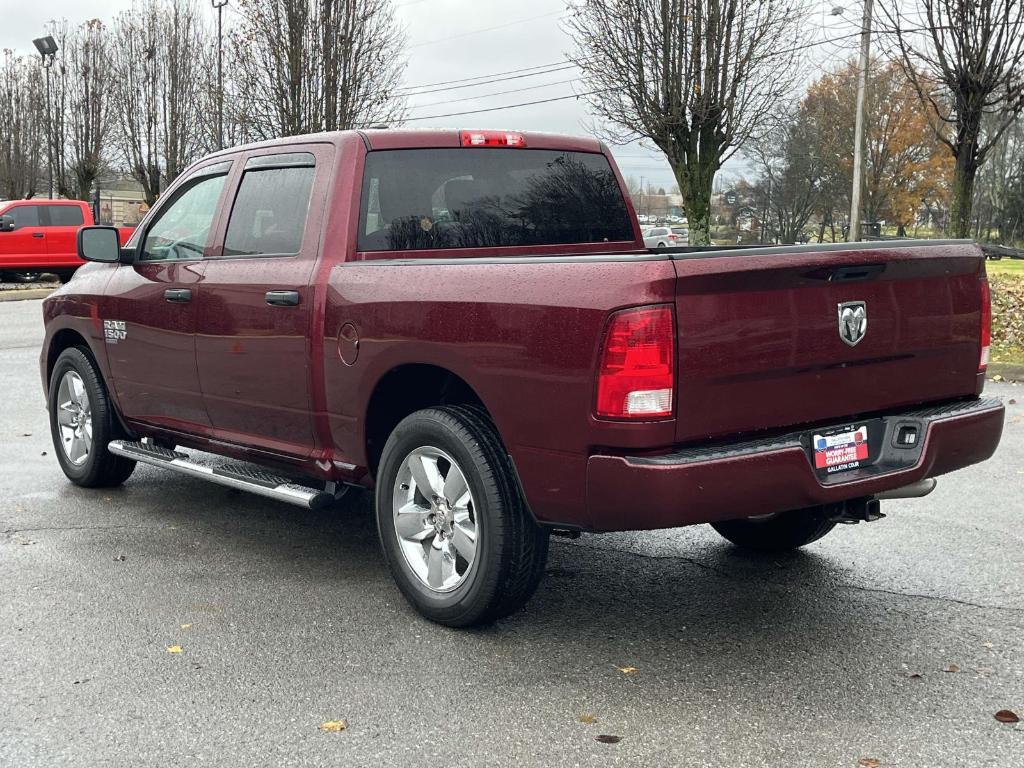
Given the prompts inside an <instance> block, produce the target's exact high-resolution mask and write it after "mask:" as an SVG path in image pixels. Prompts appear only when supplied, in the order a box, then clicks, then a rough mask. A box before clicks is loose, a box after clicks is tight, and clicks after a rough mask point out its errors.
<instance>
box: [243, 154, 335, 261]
mask: <svg viewBox="0 0 1024 768" xmlns="http://www.w3.org/2000/svg"><path fill="white" fill-rule="evenodd" d="M314 162H315V161H314V158H313V155H311V154H309V153H306V152H293V153H289V154H283V155H261V156H260V157H253V158H251V159H250V160H249V162H247V163H246V165H245V172H244V173H243V174H242V182H241V184H240V185H239V187H238V194H237V195H236V196H235V204H234V206H233V207H232V209H231V218H230V219H229V221H228V231H227V236H226V237H225V240H224V255H225V256H270V255H273V256H291V255H294V254H296V253H298V252H299V250H300V249H301V248H302V236H303V234H304V233H305V231H306V214H307V212H308V210H309V195H310V192H311V190H312V188H313V174H314V171H315V170H316V169H315V168H314Z"/></svg>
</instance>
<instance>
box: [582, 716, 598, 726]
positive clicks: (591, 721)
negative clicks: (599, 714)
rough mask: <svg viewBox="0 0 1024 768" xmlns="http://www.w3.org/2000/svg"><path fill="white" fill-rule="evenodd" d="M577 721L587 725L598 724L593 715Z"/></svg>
mask: <svg viewBox="0 0 1024 768" xmlns="http://www.w3.org/2000/svg"><path fill="white" fill-rule="evenodd" d="M577 719H578V720H579V721H580V722H581V723H586V724H587V725H593V724H594V723H596V722H597V718H596V717H594V716H593V715H580V716H579V718H577Z"/></svg>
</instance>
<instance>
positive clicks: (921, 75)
mask: <svg viewBox="0 0 1024 768" xmlns="http://www.w3.org/2000/svg"><path fill="white" fill-rule="evenodd" d="M886 15H887V17H888V30H887V32H888V34H889V35H890V36H891V38H892V39H893V40H894V41H895V45H896V47H897V48H898V50H899V58H900V61H901V62H902V64H903V71H904V73H905V75H906V76H907V78H908V79H909V80H910V82H911V83H912V84H913V87H914V90H915V91H916V92H917V95H918V97H919V98H920V99H921V101H922V102H924V103H925V104H927V105H928V107H929V108H930V109H931V111H932V112H933V113H934V115H935V116H936V117H937V118H938V120H939V121H940V128H939V131H938V135H939V138H940V139H941V140H942V141H943V142H944V143H945V144H946V145H947V146H948V147H949V149H950V151H951V152H952V154H953V158H954V160H955V163H956V165H955V170H954V175H953V189H952V194H953V200H952V209H951V215H950V219H951V222H950V223H951V226H952V229H953V231H954V233H955V234H956V236H957V237H969V236H970V231H971V204H972V200H973V195H974V182H975V177H976V176H977V173H978V169H979V168H980V167H981V166H982V164H983V163H984V162H985V159H986V157H987V156H988V154H989V152H990V151H991V150H992V147H993V146H995V144H996V143H997V142H998V141H999V138H1000V137H1001V136H1002V135H1003V133H1004V132H1005V131H1006V129H1007V128H1008V127H1009V126H1010V125H1011V124H1012V123H1013V121H1014V120H1015V119H1016V117H1017V116H1018V115H1019V114H1020V113H1021V111H1022V109H1024V3H1022V2H1020V0H915V2H913V3H907V2H904V0H890V4H889V5H888V6H887V7H886Z"/></svg>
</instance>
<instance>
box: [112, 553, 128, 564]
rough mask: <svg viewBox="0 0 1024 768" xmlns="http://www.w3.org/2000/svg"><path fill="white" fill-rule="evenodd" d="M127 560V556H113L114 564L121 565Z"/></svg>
mask: <svg viewBox="0 0 1024 768" xmlns="http://www.w3.org/2000/svg"><path fill="white" fill-rule="evenodd" d="M127 559H128V555H114V562H115V563H123V562H124V561H125V560H127Z"/></svg>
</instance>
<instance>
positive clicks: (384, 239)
mask: <svg viewBox="0 0 1024 768" xmlns="http://www.w3.org/2000/svg"><path fill="white" fill-rule="evenodd" d="M79 250H80V253H81V255H82V256H83V257H84V258H86V259H88V260H91V261H94V262H100V263H96V264H90V265H88V266H87V267H85V268H83V269H81V270H80V271H79V273H78V275H77V276H76V277H75V279H74V280H72V281H71V282H70V283H69V284H68V285H66V286H65V287H63V288H62V289H61V290H59V291H58V292H56V293H55V294H53V295H52V296H51V297H50V298H49V299H48V300H47V301H46V303H45V318H46V339H45V343H44V347H43V350H42V357H41V367H42V377H43V382H44V386H45V387H46V390H47V393H48V404H49V412H50V424H51V428H52V431H53V439H54V444H55V446H56V455H57V458H58V459H59V461H60V464H61V467H62V468H63V470H64V472H65V474H66V475H67V476H68V477H69V478H70V479H71V480H72V481H73V482H75V483H78V484H79V485H84V486H103V485H112V484H117V483H121V482H123V481H124V480H126V479H127V478H128V476H129V475H130V474H131V473H132V470H133V468H134V467H135V465H136V463H137V462H143V463H147V464H153V465H157V466H161V467H165V468H167V469H171V470H175V471H178V472H182V473H185V474H187V475H192V476H195V477H201V478H205V479H207V480H211V481H214V482H217V483H221V484H223V485H228V486H232V487H236V488H243V489H246V490H249V491H252V492H255V493H259V494H262V495H264V496H269V497H272V498H276V499H280V500H284V501H289V502H292V503H296V504H300V505H304V506H308V507H317V506H320V505H322V504H326V503H329V502H331V501H333V500H334V499H336V498H337V497H339V496H340V495H341V493H342V492H343V491H344V490H345V489H347V488H348V487H350V486H362V487H364V488H375V489H376V509H377V521H378V526H379V531H380V537H381V543H382V547H383V551H384V555H385V557H386V559H387V562H388V564H389V565H390V567H391V570H392V572H393V574H394V576H395V578H396V580H397V582H398V584H399V586H400V587H401V589H402V591H403V592H404V593H405V595H406V596H407V597H408V598H409V599H410V600H411V601H412V603H413V604H414V605H415V606H416V607H417V608H418V609H419V610H420V611H421V612H422V613H424V614H425V615H426V616H428V617H430V618H432V619H434V620H436V621H440V622H443V623H447V624H450V625H467V624H472V623H478V622H482V621H487V620H491V619H494V618H496V617H499V616H502V615H505V614H507V613H509V612H510V611H512V610H514V609H515V608H517V607H518V606H520V605H522V604H523V602H524V601H525V600H526V599H527V598H528V597H529V596H530V594H531V593H532V592H533V590H534V588H535V587H536V585H537V583H538V581H539V579H540V577H541V575H542V573H543V570H544V562H545V557H546V554H547V545H548V536H549V534H550V533H552V532H555V533H562V534H568V535H574V534H575V533H576V532H578V531H613V530H625V529H645V528H661V527H670V526H681V525H689V524H693V523H711V524H712V525H714V526H715V528H716V529H717V530H718V531H719V532H721V533H722V534H723V535H724V536H725V537H726V538H727V539H729V540H730V541H732V542H734V543H735V544H737V545H740V546H746V547H751V548H756V549H780V548H792V547H798V546H801V545H803V544H807V543H809V542H811V541H814V540H815V539H817V538H820V537H821V536H823V535H824V534H825V533H827V532H828V531H829V530H830V529H831V528H832V527H833V526H834V525H836V524H837V523H843V522H856V521H860V520H865V521H866V520H873V519H876V518H877V517H879V516H880V513H879V511H878V509H879V500H880V499H885V498H898V497H909V496H922V495H924V494H926V493H928V492H929V491H930V490H931V489H932V488H933V487H934V485H935V481H934V478H935V477H936V476H938V475H941V474H944V473H947V472H951V471H953V470H956V469H959V468H961V467H965V466H967V465H969V464H973V463H975V462H979V461H982V460H984V459H986V458H988V457H989V456H991V455H992V453H993V451H995V449H996V446H997V444H998V442H999V438H1000V433H1001V431H1002V423H1003V407H1002V405H1001V404H1000V403H999V402H998V401H996V400H992V399H985V398H982V397H981V392H982V388H983V385H984V371H985V365H986V359H987V355H988V338H989V314H990V310H989V297H988V284H987V282H986V278H985V271H984V262H983V259H982V255H981V252H980V251H979V249H978V248H977V247H976V246H975V245H973V244H972V243H970V242H950V241H932V242H922V241H902V242H898V243H886V244H884V245H882V244H878V243H872V244H840V245H812V246H796V247H784V248H759V249H752V250H736V249H728V248H726V249H717V250H716V249H688V248H677V249H669V250H668V251H660V252H657V253H652V252H649V251H647V250H645V249H644V248H643V247H642V240H641V236H640V231H639V228H638V226H637V223H636V218H635V216H634V215H633V211H632V209H631V207H630V204H629V200H628V197H627V196H626V195H624V194H623V184H622V179H621V177H620V176H619V174H618V172H617V170H616V168H615V165H614V164H613V163H612V161H611V158H610V156H609V153H608V151H607V150H606V149H605V147H604V146H603V145H601V144H600V143H599V142H597V141H594V140H591V139H576V138H566V137H555V136H547V135H541V134H532V133H527V134H520V133H505V132H489V131H462V132H458V131H429V132H414V131H403V130H372V131H359V132H344V133H335V134H321V135H315V136H306V137H295V138H289V139H286V140H279V141H275V142H270V143H264V144H257V145H252V146H247V147H242V148H238V149H231V150H226V151H223V152H219V153H217V154H215V155H212V156H210V157H208V158H206V159H204V160H202V161H200V162H198V163H197V164H195V165H194V166H193V167H192V168H191V169H189V170H188V171H187V172H186V173H184V174H183V175H182V176H181V178H180V179H178V180H177V181H176V182H175V184H174V186H173V187H172V188H170V189H169V190H168V191H167V193H166V194H165V195H164V196H163V197H162V198H161V200H160V201H159V203H158V204H157V205H156V206H155V207H154V208H153V210H152V211H151V212H150V213H149V215H148V216H147V217H146V219H145V221H144V222H143V223H142V225H141V226H140V227H139V229H138V230H137V232H136V233H135V235H134V236H133V237H132V239H131V240H130V241H129V242H128V244H127V246H126V247H125V248H121V249H119V248H118V240H117V236H116V232H115V231H113V230H111V229H108V228H102V227H95V228H86V229H83V230H82V231H81V233H80V235H79ZM183 449H184V450H183ZM188 450H192V451H200V452H204V454H215V455H216V456H217V457H220V458H216V457H214V458H211V457H209V456H205V455H204V456H196V454H195V453H192V454H190V453H188V452H187V451H188Z"/></svg>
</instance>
